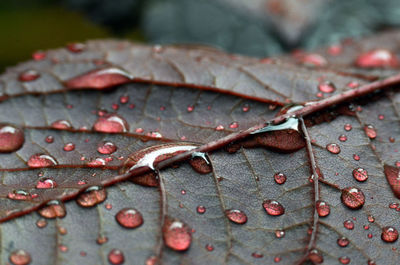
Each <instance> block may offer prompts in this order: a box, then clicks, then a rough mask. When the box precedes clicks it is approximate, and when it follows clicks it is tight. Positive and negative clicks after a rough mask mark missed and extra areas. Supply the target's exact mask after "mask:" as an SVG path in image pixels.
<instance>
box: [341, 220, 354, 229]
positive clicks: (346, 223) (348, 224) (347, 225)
mask: <svg viewBox="0 0 400 265" xmlns="http://www.w3.org/2000/svg"><path fill="white" fill-rule="evenodd" d="M343 226H344V227H345V228H346V229H348V230H353V229H354V223H353V221H351V220H346V221H344V222H343Z"/></svg>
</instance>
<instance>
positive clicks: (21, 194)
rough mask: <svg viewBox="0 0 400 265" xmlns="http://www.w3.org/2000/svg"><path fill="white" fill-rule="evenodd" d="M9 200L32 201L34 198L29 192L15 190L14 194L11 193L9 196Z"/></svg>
mask: <svg viewBox="0 0 400 265" xmlns="http://www.w3.org/2000/svg"><path fill="white" fill-rule="evenodd" d="M7 198H9V199H12V200H21V201H27V200H31V199H32V196H31V194H30V193H29V192H27V191H25V190H13V191H12V192H9V193H8V194H7Z"/></svg>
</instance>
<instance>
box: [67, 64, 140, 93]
mask: <svg viewBox="0 0 400 265" xmlns="http://www.w3.org/2000/svg"><path fill="white" fill-rule="evenodd" d="M131 80H132V76H131V75H130V74H129V73H128V72H126V71H124V70H121V69H119V68H116V67H108V68H103V69H96V70H93V71H90V72H88V73H85V74H82V75H79V76H76V77H73V78H71V79H69V80H67V81H66V82H65V86H66V87H67V88H70V89H78V88H92V89H105V88H109V87H113V86H117V85H121V84H125V83H128V82H130V81H131Z"/></svg>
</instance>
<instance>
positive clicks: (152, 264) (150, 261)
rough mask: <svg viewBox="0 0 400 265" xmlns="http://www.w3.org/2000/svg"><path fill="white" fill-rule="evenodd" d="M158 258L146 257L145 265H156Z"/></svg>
mask: <svg viewBox="0 0 400 265" xmlns="http://www.w3.org/2000/svg"><path fill="white" fill-rule="evenodd" d="M158 263H159V262H158V258H157V257H155V256H151V257H148V258H147V260H146V264H145V265H158Z"/></svg>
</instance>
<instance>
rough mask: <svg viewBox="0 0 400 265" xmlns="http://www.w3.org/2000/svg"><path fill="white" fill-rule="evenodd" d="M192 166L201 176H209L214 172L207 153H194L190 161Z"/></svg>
mask: <svg viewBox="0 0 400 265" xmlns="http://www.w3.org/2000/svg"><path fill="white" fill-rule="evenodd" d="M189 164H190V166H191V167H192V168H193V169H194V170H195V171H196V172H198V173H200V174H208V173H210V172H211V171H212V167H211V163H210V162H209V161H208V159H207V157H206V155H205V153H199V152H194V153H193V154H192V158H191V159H190V160H189Z"/></svg>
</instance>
